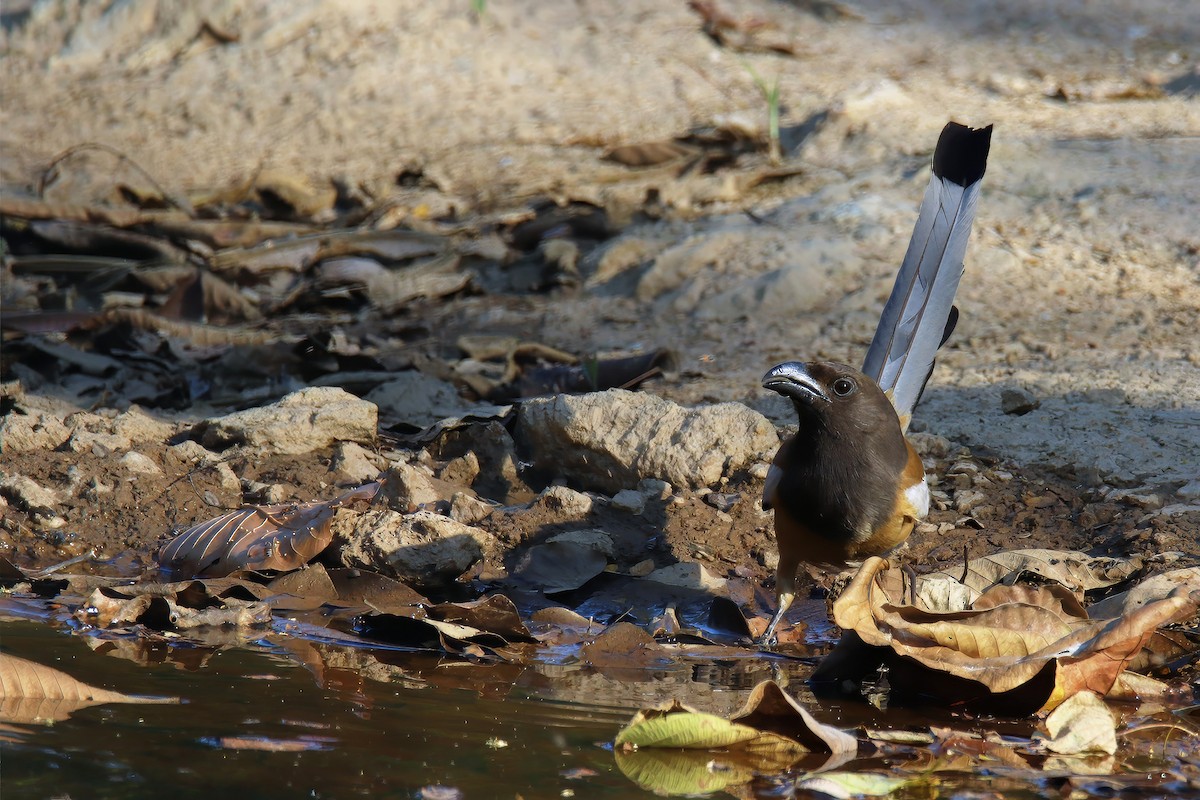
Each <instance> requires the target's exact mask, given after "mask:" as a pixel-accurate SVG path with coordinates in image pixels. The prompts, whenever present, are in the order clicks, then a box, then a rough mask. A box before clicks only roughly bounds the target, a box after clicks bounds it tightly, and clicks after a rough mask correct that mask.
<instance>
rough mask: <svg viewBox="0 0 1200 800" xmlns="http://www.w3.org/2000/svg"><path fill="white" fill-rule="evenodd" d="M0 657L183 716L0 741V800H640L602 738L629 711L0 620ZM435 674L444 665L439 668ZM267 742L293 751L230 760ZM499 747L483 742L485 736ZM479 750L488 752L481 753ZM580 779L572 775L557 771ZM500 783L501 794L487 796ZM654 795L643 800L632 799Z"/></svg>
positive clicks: (77, 717)
mask: <svg viewBox="0 0 1200 800" xmlns="http://www.w3.org/2000/svg"><path fill="white" fill-rule="evenodd" d="M0 641H3V646H4V650H5V652H7V653H10V654H12V655H20V656H23V657H27V658H31V659H34V660H37V661H38V662H40V663H43V664H47V665H50V666H54V667H56V668H58V669H61V670H63V671H64V672H68V673H69V674H71V675H72V676H73V677H76V678H79V679H81V680H84V681H86V682H88V683H91V684H93V685H101V686H105V687H112V688H119V689H120V690H122V691H125V692H130V693H138V694H152V695H170V696H177V697H179V698H181V700H182V702H183V705H125V704H109V705H104V706H96V707H91V708H87V709H83V710H81V711H77V712H75V713H74V714H73V715H72V716H71V718H70V719H69V720H66V721H62V722H57V723H55V724H53V725H50V726H41V725H25V726H22V728H23V729H24V730H26V731H28V733H25V734H21V735H18V736H17V737H16V739H15V741H8V742H6V743H4V745H3V751H4V756H3V762H4V795H5V796H6V797H7V798H16V797H30V798H33V797H53V796H59V797H61V796H64V795H68V796H70V797H73V798H84V797H97V796H102V797H128V798H140V797H147V798H150V797H162V796H164V793H169V794H170V796H171V797H173V798H180V797H192V796H195V797H206V798H209V797H213V796H214V794H215V795H217V796H219V795H220V793H221V792H222V791H230V792H237V793H239V794H242V795H247V794H248V795H249V796H252V797H258V798H271V797H301V796H303V797H312V798H320V797H353V796H400V797H410V796H413V795H414V793H416V792H417V791H418V790H419V789H420V788H421V787H424V786H429V785H434V784H444V785H447V786H454V787H457V788H458V789H460V790H462V791H463V793H464V795H465V796H467V797H491V796H500V795H503V796H509V797H511V796H513V794H512V793H513V792H521V793H523V794H524V796H525V797H527V798H530V797H549V796H561V793H562V791H563V790H566V789H572V788H578V785H579V783H580V780H586V782H587V787H586V789H587V792H588V796H593V797H637V796H642V795H641V794H640V793H639V792H638V791H637V790H636V788H635V787H633V786H631V784H630V783H629V781H628V780H627V779H626V778H625V777H624V776H623V775H621V774H620V772H619V771H618V770H617V769H616V767H615V766H614V764H613V758H612V754H611V752H609V751H608V750H606V749H605V747H604V743H605V742H610V741H611V740H612V738H613V736H614V734H615V733H616V731H617V730H618V729H619V728H620V727H621V725H623V724H624V723H625V722H627V721H628V719H629V717H630V715H631V714H632V711H630V710H628V709H614V708H609V707H605V706H603V705H592V706H586V707H585V706H582V705H579V704H575V703H570V702H562V701H556V700H552V699H547V698H545V697H539V696H537V695H536V694H533V693H527V692H522V691H519V690H514V691H513V692H512V693H510V694H509V695H508V696H505V697H502V698H498V697H489V696H486V695H484V696H481V695H480V693H479V692H475V691H470V690H466V689H448V688H438V687H433V686H430V687H417V686H403V685H398V684H395V683H384V682H380V681H375V680H370V679H361V678H354V677H351V676H353V675H354V673H352V672H350V671H349V670H345V671H344V672H345V673H346V674H343V675H330V676H327V679H326V680H325V681H324V684H325V685H324V686H319V685H317V684H316V683H315V682H314V676H313V674H312V673H311V672H310V671H309V670H308V669H306V668H305V667H303V666H301V665H299V664H298V663H296V662H295V661H294V660H293V659H292V658H290V657H288V656H287V655H286V654H284V653H283V652H281V651H280V650H279V649H278V648H276V647H273V646H270V645H264V646H258V647H253V648H250V649H243V648H229V649H225V650H220V651H218V652H215V653H212V654H211V656H210V657H209V658H208V660H207V663H205V665H204V668H203V669H202V670H199V671H187V670H183V669H179V668H177V667H176V666H173V665H170V664H158V665H148V666H144V667H143V666H138V665H136V664H133V663H130V662H129V661H124V660H117V659H111V658H105V657H103V656H102V655H97V654H96V653H93V652H92V651H91V650H89V648H88V647H87V645H86V644H85V643H84V642H82V641H81V640H80V639H78V638H75V637H68V636H63V635H62V634H61V633H60V632H57V631H55V630H53V629H52V628H51V627H49V626H47V625H44V624H37V623H32V622H6V623H3V624H0ZM446 669H449V670H453V669H455V668H454V667H453V666H447V667H446ZM234 737H236V739H248V740H250V741H251V742H261V741H263V740H269V741H271V742H275V743H278V744H279V746H282V747H304V748H307V749H305V750H303V751H299V752H269V751H262V750H245V749H236V748H237V747H240V746H244V745H242V744H240V743H239V742H238V741H237V740H236V739H235V738H234ZM497 739H499V740H503V741H504V742H506V743H507V746H505V747H497V746H496V744H497V742H496V740H497ZM489 740H490V741H491V746H489ZM581 769H582V770H594V771H595V773H596V774H594V775H587V777H586V778H585V779H575V780H572V779H570V778H568V777H564V773H567V772H568V771H571V770H581ZM502 787H503V791H501V788H502ZM645 796H652V795H648V794H647V795H645Z"/></svg>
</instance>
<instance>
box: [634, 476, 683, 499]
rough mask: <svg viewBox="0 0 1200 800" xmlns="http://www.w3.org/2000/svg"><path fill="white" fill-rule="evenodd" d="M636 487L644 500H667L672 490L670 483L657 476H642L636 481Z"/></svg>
mask: <svg viewBox="0 0 1200 800" xmlns="http://www.w3.org/2000/svg"><path fill="white" fill-rule="evenodd" d="M637 488H638V491H639V492H641V493H642V494H643V495H644V496H645V498H646V500H667V499H669V498H670V497H671V493H672V492H673V491H674V489H673V488H672V486H671V484H669V483H667V482H666V481H663V480H659V479H658V478H643V479H642V480H640V481H639V482H638V487H637Z"/></svg>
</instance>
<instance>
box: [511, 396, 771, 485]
mask: <svg viewBox="0 0 1200 800" xmlns="http://www.w3.org/2000/svg"><path fill="white" fill-rule="evenodd" d="M517 419H518V427H517V432H518V436H519V437H520V438H521V439H522V440H523V441H524V442H525V444H526V445H527V446H528V447H529V450H530V451H531V453H532V455H533V460H534V464H535V466H537V467H538V468H540V469H542V470H545V471H549V472H552V473H555V474H557V475H561V476H563V477H566V478H569V479H571V480H572V482H578V483H580V484H583V485H584V486H586V487H588V488H593V489H596V490H598V491H602V492H605V493H607V494H615V493H617V492H619V491H621V490H622V489H626V488H629V487H630V486H635V485H637V483H638V481H640V480H641V479H643V478H659V479H662V480H665V481H667V482H669V483H671V484H673V485H675V486H686V487H690V488H694V489H696V488H700V487H703V486H711V485H713V484H715V483H716V482H717V481H718V480H720V478H721V476H722V475H723V474H724V473H725V472H726V471H727V470H735V469H740V468H741V467H743V466H745V465H747V464H750V463H753V462H754V461H756V460H761V458H762V457H763V455H764V454H766V453H767V452H768V451H772V450H774V449H775V447H776V446H777V445H778V443H779V437H778V435H777V434H776V433H775V427H774V426H773V425H772V424H771V422H770V421H769V420H768V419H767V418H766V417H764V416H763V415H762V414H759V413H758V412H757V411H753V410H751V409H750V408H748V407H746V406H744V405H742V404H741V403H720V404H717V405H712V406H701V407H699V408H684V407H682V406H679V405H676V404H675V403H672V402H670V401H669V400H664V399H662V398H660V397H655V396H653V395H649V394H643V393H640V392H628V391H624V390H621V389H610V390H608V391H606V392H593V393H590V394H584V395H556V396H554V397H546V398H535V399H532V400H527V401H525V402H524V403H522V404H521V408H520V411H519V413H518V417H517Z"/></svg>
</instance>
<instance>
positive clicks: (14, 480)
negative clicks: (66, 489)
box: [0, 475, 62, 515]
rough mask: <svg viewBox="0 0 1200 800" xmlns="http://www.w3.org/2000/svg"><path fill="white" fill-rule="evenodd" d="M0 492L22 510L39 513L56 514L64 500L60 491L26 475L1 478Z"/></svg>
mask: <svg viewBox="0 0 1200 800" xmlns="http://www.w3.org/2000/svg"><path fill="white" fill-rule="evenodd" d="M0 494H2V495H4V496H5V497H7V498H8V499H9V500H11V501H12V502H13V504H14V505H15V506H16V507H17V508H19V509H21V510H22V511H28V512H30V513H37V514H45V515H49V514H54V513H55V509H57V508H58V507H59V505H60V503H61V502H62V501H61V500H60V499H59V497H58V492H56V491H54V490H53V489H47V488H46V487H44V486H42V485H40V484H38V483H37V482H36V481H35V480H33V479H32V478H29V477H27V476H25V475H5V476H4V477H3V478H0Z"/></svg>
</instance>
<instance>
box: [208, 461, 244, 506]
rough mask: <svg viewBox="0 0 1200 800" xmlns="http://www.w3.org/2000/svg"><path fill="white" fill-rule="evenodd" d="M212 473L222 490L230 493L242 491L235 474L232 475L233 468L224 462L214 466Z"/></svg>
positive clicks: (239, 481)
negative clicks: (215, 474) (214, 474)
mask: <svg viewBox="0 0 1200 800" xmlns="http://www.w3.org/2000/svg"><path fill="white" fill-rule="evenodd" d="M213 471H214V472H216V473H217V481H218V482H219V483H220V484H221V488H222V489H225V490H226V491H230V492H240V491H241V490H242V482H241V480H240V479H239V478H238V476H237V474H236V473H234V471H233V467H231V466H229V465H228V464H226V463H225V462H224V461H221V462H219V463H217V464H215V465H214V466H213ZM210 505H211V504H210Z"/></svg>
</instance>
